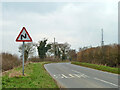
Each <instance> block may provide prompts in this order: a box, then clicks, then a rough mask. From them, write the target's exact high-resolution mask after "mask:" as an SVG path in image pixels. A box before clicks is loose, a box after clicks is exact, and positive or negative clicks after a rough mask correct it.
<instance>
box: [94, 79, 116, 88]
mask: <svg viewBox="0 0 120 90" xmlns="http://www.w3.org/2000/svg"><path fill="white" fill-rule="evenodd" d="M94 79H96V80H99V81H101V82H104V83H108V84H111V85H113V86H117V87H118V85H116V84H113V83H111V82H108V81H105V80H102V79H99V78H94Z"/></svg>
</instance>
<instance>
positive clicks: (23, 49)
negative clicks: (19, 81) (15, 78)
mask: <svg viewBox="0 0 120 90" xmlns="http://www.w3.org/2000/svg"><path fill="white" fill-rule="evenodd" d="M22 55H23V75H24V41H23V50H22Z"/></svg>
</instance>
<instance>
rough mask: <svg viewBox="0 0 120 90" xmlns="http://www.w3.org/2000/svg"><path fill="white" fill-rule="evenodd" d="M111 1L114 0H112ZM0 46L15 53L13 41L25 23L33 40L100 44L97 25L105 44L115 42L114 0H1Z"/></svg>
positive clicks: (84, 44)
mask: <svg viewBox="0 0 120 90" xmlns="http://www.w3.org/2000/svg"><path fill="white" fill-rule="evenodd" d="M113 1H114V0H113ZM2 20H3V22H2V25H3V28H2V33H0V34H1V35H2V45H3V46H2V50H0V51H3V52H9V53H12V54H18V55H19V52H18V46H19V45H20V44H22V42H16V41H15V39H16V38H17V36H18V34H19V33H20V31H21V29H22V27H26V29H27V31H28V32H29V34H30V36H31V37H32V39H33V42H38V41H39V40H42V39H43V38H47V39H48V42H53V39H54V37H55V38H56V41H57V42H59V43H64V42H68V43H69V44H70V45H71V48H73V49H76V50H78V48H79V47H84V46H100V45H101V29H102V28H103V30H104V42H105V44H113V43H118V3H117V2H66V3H65V2H19V3H18V2H16V3H15V2H4V3H2Z"/></svg>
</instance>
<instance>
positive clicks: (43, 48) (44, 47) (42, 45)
mask: <svg viewBox="0 0 120 90" xmlns="http://www.w3.org/2000/svg"><path fill="white" fill-rule="evenodd" d="M37 49H38V55H39V57H40V58H41V59H44V58H45V57H46V53H47V51H48V50H49V49H51V44H47V39H44V40H41V41H39V44H38V46H37Z"/></svg>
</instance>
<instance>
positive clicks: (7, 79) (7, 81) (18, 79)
mask: <svg viewBox="0 0 120 90" xmlns="http://www.w3.org/2000/svg"><path fill="white" fill-rule="evenodd" d="M45 63H46V62H40V63H29V64H27V65H26V66H25V76H22V67H21V66H20V67H17V68H14V69H12V70H10V71H8V72H7V73H5V74H4V75H3V76H2V88H58V86H57V85H56V83H55V81H54V80H53V79H52V78H51V76H50V75H49V74H48V73H47V72H46V70H45V69H44V67H43V65H44V64H45Z"/></svg>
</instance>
